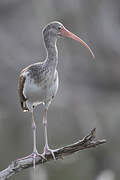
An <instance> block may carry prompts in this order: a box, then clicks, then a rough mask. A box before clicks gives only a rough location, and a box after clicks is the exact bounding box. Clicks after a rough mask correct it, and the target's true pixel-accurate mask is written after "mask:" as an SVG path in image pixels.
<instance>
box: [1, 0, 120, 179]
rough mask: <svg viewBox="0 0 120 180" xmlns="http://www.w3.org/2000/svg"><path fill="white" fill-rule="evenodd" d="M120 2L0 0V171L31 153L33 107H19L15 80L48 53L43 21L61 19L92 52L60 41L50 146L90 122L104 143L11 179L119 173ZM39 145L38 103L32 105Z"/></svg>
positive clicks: (41, 139)
mask: <svg viewBox="0 0 120 180" xmlns="http://www.w3.org/2000/svg"><path fill="white" fill-rule="evenodd" d="M119 9H120V1H119V0H114V1H113V0H100V1H99V0H44V1H42V0H0V170H2V169H4V168H5V167H7V166H8V164H9V163H10V162H11V161H12V160H15V159H17V158H20V157H23V156H25V155H28V154H30V153H31V152H32V129H31V114H30V113H23V112H22V111H21V108H20V104H19V98H18V92H17V81H18V77H19V72H20V70H21V69H22V68H24V67H26V66H27V65H29V64H31V63H34V62H37V61H42V60H44V59H45V56H46V52H45V48H44V44H43V39H42V33H41V31H42V28H43V27H44V26H45V25H46V24H47V23H48V22H50V21H53V20H58V21H60V22H62V23H63V24H64V25H65V26H66V27H67V28H68V29H69V30H71V31H72V32H74V33H75V34H77V35H79V36H80V37H81V38H82V39H83V40H85V41H86V42H87V43H88V45H89V46H90V47H91V49H92V50H93V51H94V53H95V56H96V59H95V60H93V59H92V57H91V55H90V54H89V52H88V51H87V49H85V48H84V47H82V46H81V45H80V44H79V43H78V42H75V41H73V40H70V39H67V38H65V39H61V40H59V41H58V43H57V45H58V49H59V64H58V71H59V76H60V86H59V91H58V93H57V96H56V98H55V101H54V102H53V103H52V105H51V106H50V108H49V112H48V133H49V144H50V146H51V148H58V147H61V146H63V145H66V144H70V143H73V142H75V141H76V140H77V139H79V138H82V137H83V136H84V135H86V134H87V133H88V132H89V131H90V129H91V128H93V127H96V128H97V136H98V137H100V138H106V139H107V144H105V145H103V146H100V147H98V148H96V149H89V150H86V151H82V152H79V153H77V154H75V155H72V156H70V157H66V158H65V159H64V160H59V161H56V162H49V163H48V164H44V165H41V166H39V167H37V168H36V173H35V176H34V173H33V169H32V168H31V169H29V170H26V171H24V172H22V173H20V174H17V175H15V176H14V177H12V178H10V179H14V180H21V179H22V180H27V179H30V180H32V179H35V180H38V179H42V180H61V179H62V180H68V179H69V180H73V179H75V180H80V179H81V180H117V179H120V155H119V152H120V140H119V139H120V129H119V128H120V11H119ZM35 111H36V113H35V119H36V123H37V146H38V149H39V152H42V151H43V146H44V136H43V132H44V131H43V125H42V116H43V107H42V106H39V107H37V108H36V110H35Z"/></svg>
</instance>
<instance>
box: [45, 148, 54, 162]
mask: <svg viewBox="0 0 120 180" xmlns="http://www.w3.org/2000/svg"><path fill="white" fill-rule="evenodd" d="M48 152H50V153H51V155H52V157H53V159H54V160H56V157H55V154H54V150H52V149H49V148H47V149H45V150H44V153H43V156H44V157H45V155H46V154H47V153H48Z"/></svg>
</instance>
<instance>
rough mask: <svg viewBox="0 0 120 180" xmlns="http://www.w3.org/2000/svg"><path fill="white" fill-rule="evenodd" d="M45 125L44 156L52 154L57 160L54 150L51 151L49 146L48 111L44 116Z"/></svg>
mask: <svg viewBox="0 0 120 180" xmlns="http://www.w3.org/2000/svg"><path fill="white" fill-rule="evenodd" d="M43 125H44V128H45V132H44V136H45V146H44V152H43V155H44V156H45V154H47V153H48V152H50V153H51V154H52V156H53V159H54V160H56V158H55V155H54V150H52V149H50V148H49V146H48V135H47V109H45V111H44V116H43Z"/></svg>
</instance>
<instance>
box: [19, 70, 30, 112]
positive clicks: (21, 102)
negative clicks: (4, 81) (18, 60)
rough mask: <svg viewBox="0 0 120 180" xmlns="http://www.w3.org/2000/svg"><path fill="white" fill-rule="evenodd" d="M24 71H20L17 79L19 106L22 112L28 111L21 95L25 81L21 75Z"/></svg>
mask: <svg viewBox="0 0 120 180" xmlns="http://www.w3.org/2000/svg"><path fill="white" fill-rule="evenodd" d="M23 72H24V71H21V73H20V77H19V81H18V93H19V97H20V104H21V108H22V110H23V111H24V112H27V111H29V109H28V107H27V105H26V100H27V99H26V98H25V96H24V94H23V88H24V83H25V79H26V77H25V76H24V74H23Z"/></svg>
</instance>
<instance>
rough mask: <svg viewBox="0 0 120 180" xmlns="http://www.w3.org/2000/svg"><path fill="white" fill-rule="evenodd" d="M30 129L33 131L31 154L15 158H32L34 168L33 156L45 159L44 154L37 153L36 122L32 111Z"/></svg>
mask: <svg viewBox="0 0 120 180" xmlns="http://www.w3.org/2000/svg"><path fill="white" fill-rule="evenodd" d="M32 131H33V152H32V154H30V155H28V156H26V157H23V158H20V159H17V160H24V159H28V158H32V159H33V167H34V168H35V158H36V157H37V156H39V157H41V158H42V160H44V161H45V160H46V158H45V156H44V155H43V154H39V153H38V151H37V146H36V124H35V120H34V113H33V111H32Z"/></svg>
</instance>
